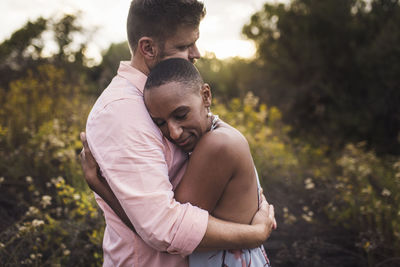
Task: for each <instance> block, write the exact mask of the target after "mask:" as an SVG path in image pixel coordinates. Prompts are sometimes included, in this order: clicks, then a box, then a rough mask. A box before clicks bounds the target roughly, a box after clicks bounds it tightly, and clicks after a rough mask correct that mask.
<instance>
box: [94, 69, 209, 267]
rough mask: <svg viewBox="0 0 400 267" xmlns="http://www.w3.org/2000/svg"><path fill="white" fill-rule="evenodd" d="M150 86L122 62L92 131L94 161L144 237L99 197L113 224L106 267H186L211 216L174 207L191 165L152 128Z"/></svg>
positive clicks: (97, 109) (108, 229)
mask: <svg viewBox="0 0 400 267" xmlns="http://www.w3.org/2000/svg"><path fill="white" fill-rule="evenodd" d="M146 79H147V77H146V76H145V75H144V74H143V73H142V72H140V71H138V70H137V69H135V68H133V67H132V66H130V64H129V62H121V64H120V67H119V69H118V75H117V76H116V77H114V79H113V80H112V82H111V84H110V85H109V86H108V87H107V88H106V89H105V90H104V91H103V93H102V94H101V96H100V97H99V98H98V99H97V101H96V103H95V105H94V106H93V109H92V111H91V112H90V114H89V118H88V121H87V125H86V132H87V139H88V143H89V147H90V149H91V151H92V153H93V156H94V157H95V159H96V161H97V163H98V164H99V166H100V169H101V171H102V174H103V176H104V177H105V178H106V179H107V182H108V183H109V185H110V187H111V189H112V190H113V192H114V193H115V195H116V196H117V198H118V199H119V201H120V203H121V205H122V207H123V208H124V210H125V212H126V214H127V215H128V217H129V219H130V220H131V222H132V224H133V225H134V227H135V229H136V231H137V232H138V234H139V236H138V235H136V234H135V233H133V232H132V231H131V230H130V229H129V228H128V227H126V226H125V224H124V223H123V222H122V221H121V220H120V219H119V218H118V216H117V215H116V214H115V213H114V212H113V211H112V210H111V208H110V207H109V206H108V205H107V204H106V203H105V202H104V201H103V200H102V199H101V198H100V197H99V196H96V200H97V203H98V204H99V206H100V207H101V209H102V210H103V211H104V215H105V220H106V229H105V232H104V239H103V251H104V264H103V265H104V266H136V267H137V266H146V267H147V266H186V265H187V257H185V256H186V255H188V254H190V253H192V252H193V250H194V249H195V248H196V247H197V245H198V244H199V243H200V241H201V239H202V238H203V236H204V234H205V231H206V228H207V223H208V212H207V211H205V210H202V209H200V208H197V207H194V206H192V205H191V204H189V203H186V204H180V203H179V202H177V201H175V199H174V192H173V188H174V187H175V186H176V185H177V184H178V183H179V181H180V179H181V178H182V176H183V173H184V171H185V167H186V159H187V157H186V156H185V154H183V152H181V151H180V150H179V149H178V148H177V147H175V146H174V145H173V144H171V143H170V142H168V140H167V139H165V138H164V137H163V136H162V134H161V132H160V130H159V129H158V128H157V126H156V125H155V124H154V123H153V121H152V120H151V118H150V116H149V114H148V112H147V110H146V107H145V105H144V101H143V88H144V84H145V82H146ZM167 252H168V253H167Z"/></svg>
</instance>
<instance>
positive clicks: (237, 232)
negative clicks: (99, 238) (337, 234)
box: [81, 0, 276, 266]
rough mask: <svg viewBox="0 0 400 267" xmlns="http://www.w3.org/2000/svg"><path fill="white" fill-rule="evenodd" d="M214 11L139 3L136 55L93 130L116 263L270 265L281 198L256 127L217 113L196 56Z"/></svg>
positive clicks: (90, 159)
mask: <svg viewBox="0 0 400 267" xmlns="http://www.w3.org/2000/svg"><path fill="white" fill-rule="evenodd" d="M204 15H205V8H204V6H203V4H202V3H201V2H198V1H197V0H133V1H132V3H131V6H130V10H129V14H128V21H127V32H128V41H129V46H130V49H131V51H132V58H131V61H130V62H121V64H120V67H119V69H118V73H117V75H116V76H115V77H114V79H113V80H112V81H111V83H110V85H109V86H108V87H107V88H106V89H105V90H104V91H103V93H102V94H101V96H100V97H99V98H98V100H97V101H96V103H95V105H94V106H93V109H92V111H91V112H90V114H89V117H88V121H87V125H86V135H85V134H82V135H81V138H82V140H83V143H84V150H83V152H82V166H83V169H84V173H85V178H86V180H87V182H88V184H89V186H90V187H91V188H92V189H93V191H95V192H96V193H97V194H96V200H97V202H98V204H99V206H100V207H101V209H102V210H103V211H104V216H105V220H106V228H105V232H104V239H103V252H104V264H103V265H104V266H188V265H189V266H269V260H268V258H267V255H266V253H265V251H264V248H263V247H262V243H263V242H264V241H265V240H266V239H267V238H268V236H269V235H270V233H271V231H272V230H273V229H274V228H276V222H275V218H274V210H273V206H272V205H269V204H268V203H267V201H266V200H265V197H264V195H263V194H262V192H260V191H262V190H261V188H260V186H259V183H258V177H257V172H256V170H255V167H254V163H253V160H252V157H251V154H250V150H249V146H248V144H247V141H246V139H245V138H244V137H243V136H242V135H241V134H240V132H238V131H237V130H236V129H234V128H233V127H231V126H229V125H228V124H226V123H225V122H223V121H222V120H220V119H219V118H218V116H217V115H214V114H212V112H211V110H210V108H211V89H210V86H209V85H208V84H206V83H204V82H203V79H202V78H201V76H200V74H199V72H198V71H197V69H196V68H195V67H194V65H193V63H194V62H195V60H196V59H198V58H199V57H200V53H199V51H198V49H197V47H196V41H197V39H198V38H199V24H200V21H201V19H202V18H203V17H204ZM86 139H87V140H86ZM92 155H93V156H92ZM96 162H97V163H96ZM97 164H98V165H97ZM97 168H99V170H100V172H98V171H97ZM99 173H101V175H100V174H99ZM188 255H189V256H188Z"/></svg>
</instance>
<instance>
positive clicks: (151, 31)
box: [127, 0, 206, 52]
mask: <svg viewBox="0 0 400 267" xmlns="http://www.w3.org/2000/svg"><path fill="white" fill-rule="evenodd" d="M205 14H206V11H205V7H204V4H203V3H202V2H199V1H197V0H132V2H131V6H130V9H129V14H128V21H127V33H128V42H129V46H130V48H131V50H132V52H134V51H135V50H136V48H137V45H138V41H139V39H140V38H142V37H144V36H147V37H151V38H154V39H155V40H156V41H159V42H163V41H164V40H166V39H167V38H169V37H171V36H172V35H173V34H174V33H175V32H176V30H177V28H178V27H180V26H193V27H196V28H197V27H198V26H199V24H200V21H201V19H203V18H204V16H205Z"/></svg>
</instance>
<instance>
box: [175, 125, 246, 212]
mask: <svg viewBox="0 0 400 267" xmlns="http://www.w3.org/2000/svg"><path fill="white" fill-rule="evenodd" d="M235 141H238V140H236V139H235V138H232V137H230V136H228V135H227V134H226V133H224V132H222V133H221V132H217V131H214V132H209V133H207V134H205V135H204V136H203V137H202V138H201V139H200V141H199V142H198V144H197V145H196V147H195V150H194V151H193V153H192V154H191V156H190V160H189V163H188V166H187V169H186V171H185V174H184V177H183V178H182V180H181V182H180V183H179V185H178V187H177V188H176V189H175V199H176V200H178V201H179V202H181V203H186V202H190V203H191V204H193V205H196V206H198V207H200V208H202V209H205V210H208V211H209V212H210V213H212V212H213V210H214V209H215V207H216V205H217V203H218V200H219V199H220V198H221V196H222V195H223V192H224V189H225V187H226V185H227V184H228V183H229V181H230V179H231V178H232V177H233V175H234V174H235V172H236V168H237V166H238V165H239V162H240V160H241V159H240V158H241V156H242V155H245V154H246V153H244V152H243V151H241V150H242V149H243V148H242V147H243V146H242V145H238V144H237V143H235Z"/></svg>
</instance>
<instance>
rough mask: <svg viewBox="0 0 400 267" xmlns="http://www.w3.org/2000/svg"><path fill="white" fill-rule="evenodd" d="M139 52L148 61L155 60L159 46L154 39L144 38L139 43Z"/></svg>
mask: <svg viewBox="0 0 400 267" xmlns="http://www.w3.org/2000/svg"><path fill="white" fill-rule="evenodd" d="M138 52H139V53H140V54H142V56H143V57H144V58H145V59H147V60H154V59H155V58H156V56H157V52H158V51H157V46H156V42H155V41H154V39H153V38H150V37H146V36H144V37H142V38H140V39H139V42H138Z"/></svg>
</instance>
